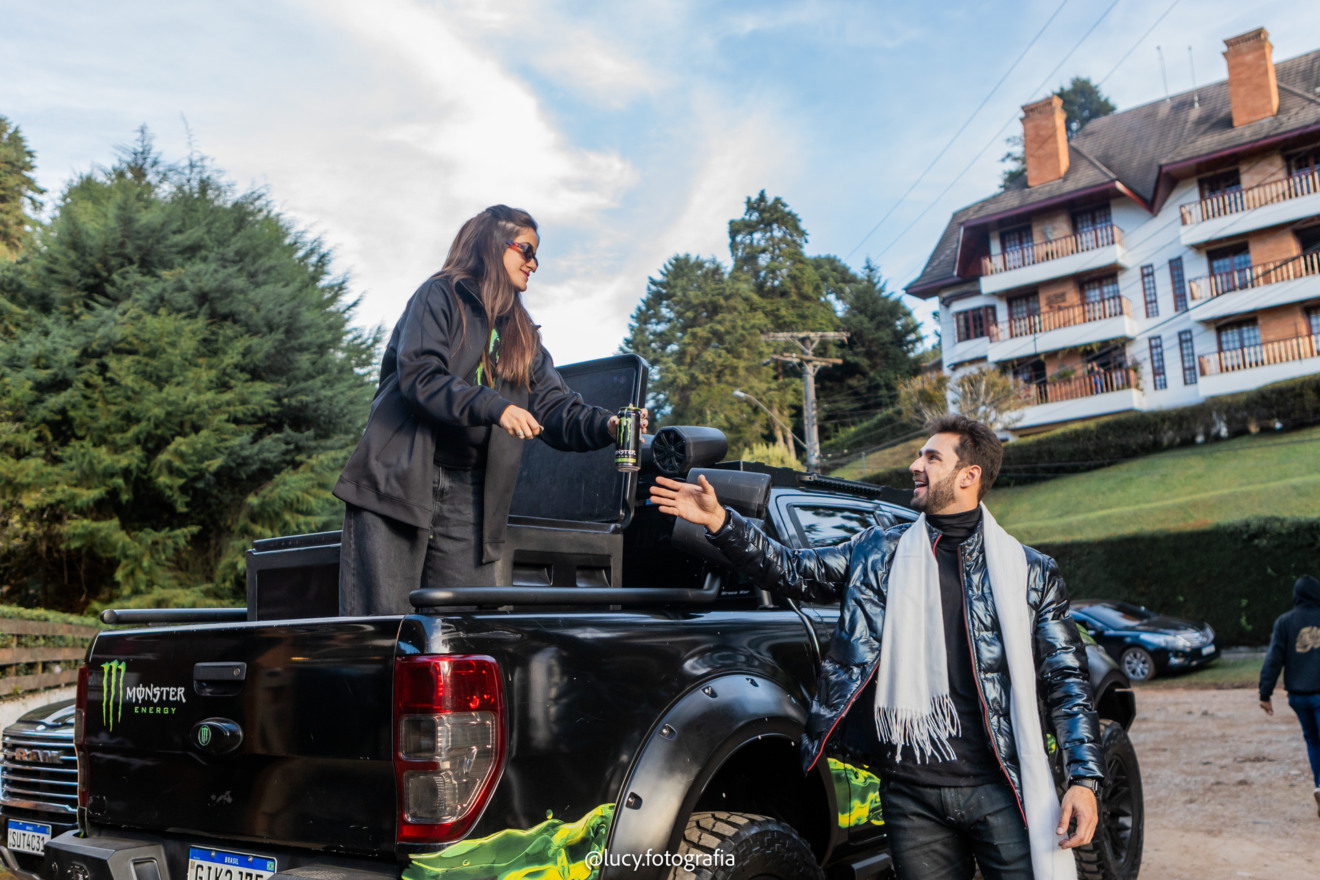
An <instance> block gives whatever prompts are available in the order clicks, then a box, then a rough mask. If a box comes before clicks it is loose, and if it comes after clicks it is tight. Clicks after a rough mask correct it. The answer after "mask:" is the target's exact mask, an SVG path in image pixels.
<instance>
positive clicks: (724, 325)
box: [624, 254, 771, 448]
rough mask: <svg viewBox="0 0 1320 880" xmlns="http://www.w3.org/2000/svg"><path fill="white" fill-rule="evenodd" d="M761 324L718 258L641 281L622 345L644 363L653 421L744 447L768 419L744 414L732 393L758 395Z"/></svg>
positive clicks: (681, 262)
mask: <svg viewBox="0 0 1320 880" xmlns="http://www.w3.org/2000/svg"><path fill="white" fill-rule="evenodd" d="M766 327H767V324H766V321H765V317H764V315H762V314H761V313H760V312H759V311H758V309H757V302H756V298H755V295H754V294H753V292H752V290H751V288H750V286H749V285H748V284H747V283H746V281H745V280H744V279H742V278H740V277H739V276H738V275H735V274H733V273H728V272H726V271H725V270H724V267H723V266H721V265H720V263H719V262H718V261H717V260H711V259H701V258H699V257H693V256H691V255H688V254H682V255H679V256H675V257H673V258H671V259H670V260H669V262H667V263H666V264H665V265H664V268H663V269H662V270H661V272H660V275H659V276H658V277H656V278H651V279H649V281H648V284H647V291H646V296H645V297H644V298H643V300H642V302H641V304H640V305H639V306H638V307H637V309H636V310H635V311H634V312H633V320H632V325H631V327H630V331H629V337H628V340H627V342H626V343H625V346H624V348H625V349H626V350H628V351H633V352H635V353H637V354H639V355H641V356H642V357H644V358H645V359H646V360H647V362H648V363H649V364H650V365H651V379H650V400H649V402H648V405H649V406H650V408H651V410H652V411H653V412H654V413H655V414H656V417H657V419H656V420H657V422H660V421H663V422H664V423H665V424H699V425H710V426H712V427H717V428H720V429H721V430H723V431H724V432H725V434H727V435H728V436H729V441H730V445H731V447H733V448H737V444H749V443H752V442H754V441H755V440H756V439H757V438H760V437H761V436H762V434H763V433H764V432H765V429H766V425H767V422H768V419H767V418H766V417H765V415H764V414H763V413H762V412H760V411H759V410H758V411H756V412H755V413H748V412H746V411H745V410H744V408H743V406H742V405H740V404H738V402H737V401H736V400H735V398H734V397H733V391H734V389H738V388H741V389H744V390H746V391H748V393H751V394H753V395H758V396H759V392H760V391H762V389H763V388H764V386H765V384H766V382H767V380H768V379H769V377H770V375H771V373H770V371H769V370H768V369H767V368H766V367H764V366H762V365H761V360H763V359H764V357H765V354H766V348H765V343H763V342H762V341H761V333H763V332H765V328H766Z"/></svg>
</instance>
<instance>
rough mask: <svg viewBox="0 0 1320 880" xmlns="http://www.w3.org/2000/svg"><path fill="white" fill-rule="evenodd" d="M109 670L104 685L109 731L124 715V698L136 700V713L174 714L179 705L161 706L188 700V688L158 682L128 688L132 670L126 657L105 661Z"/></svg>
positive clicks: (104, 716)
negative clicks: (129, 668) (128, 677)
mask: <svg viewBox="0 0 1320 880" xmlns="http://www.w3.org/2000/svg"><path fill="white" fill-rule="evenodd" d="M101 670H102V671H103V672H104V673H105V680H104V684H103V686H102V693H103V695H104V696H103V697H102V700H101V721H102V722H104V723H105V726H106V729H107V730H114V729H115V724H116V723H117V722H119V721H122V720H123V718H124V701H125V699H127V701H128V702H129V703H133V704H134V705H133V714H134V715H173V714H174V713H175V712H176V711H177V710H178V706H170V705H160V704H162V703H186V702H187V701H188V698H187V691H186V688H181V687H162V686H160V685H155V684H137V685H134V686H133V687H125V685H124V676H125V674H126V673H127V671H128V667H127V664H125V663H124V661H123V660H112V661H110V662H109V663H102V664H101Z"/></svg>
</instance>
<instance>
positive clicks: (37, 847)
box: [9, 819, 50, 856]
mask: <svg viewBox="0 0 1320 880" xmlns="http://www.w3.org/2000/svg"><path fill="white" fill-rule="evenodd" d="M48 840H50V826H49V825H42V824H39V823H37V822H20V821H19V820H18V819H10V820H9V848H10V849H12V850H15V851H17V852H25V853H32V854H33V855H36V856H39V855H41V854H42V852H44V851H45V849H46V841H48Z"/></svg>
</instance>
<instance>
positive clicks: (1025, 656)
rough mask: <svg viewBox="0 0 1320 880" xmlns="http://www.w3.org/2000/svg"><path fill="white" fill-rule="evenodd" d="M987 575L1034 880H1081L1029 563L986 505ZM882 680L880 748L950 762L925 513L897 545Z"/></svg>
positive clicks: (949, 714) (950, 715) (949, 705)
mask: <svg viewBox="0 0 1320 880" xmlns="http://www.w3.org/2000/svg"><path fill="white" fill-rule="evenodd" d="M981 521H982V524H983V525H982V530H983V533H984V536H985V537H984V544H985V560H986V569H987V571H988V572H989V575H990V590H991V594H992V595H993V597H994V602H995V612H996V614H997V616H998V618H999V635H1000V637H1001V639H1002V640H1003V645H1004V656H1005V659H1006V660H1007V662H1008V677H1009V683H1010V691H1011V693H1010V720H1011V721H1012V723H1013V739H1014V742H1015V743H1016V744H1017V752H1018V774H1019V777H1020V779H1021V781H1022V808H1023V812H1024V813H1025V815H1026V820H1027V834H1028V837H1029V838H1030V841H1031V866H1032V871H1033V873H1034V874H1035V880H1076V877H1077V865H1076V861H1075V859H1074V858H1073V854H1072V851H1071V850H1065V849H1059V839H1058V836H1057V835H1055V833H1054V829H1055V828H1056V827H1057V826H1058V824H1059V815H1060V810H1059V796H1058V794H1057V793H1056V792H1055V789H1054V777H1053V775H1052V774H1051V772H1050V762H1049V757H1048V756H1047V755H1046V753H1045V736H1044V734H1043V732H1042V731H1041V726H1040V715H1039V714H1038V713H1037V709H1036V663H1035V660H1034V658H1033V655H1032V650H1031V645H1032V631H1033V629H1034V626H1033V620H1032V618H1033V612H1032V610H1031V609H1030V608H1029V607H1028V606H1027V557H1026V553H1025V552H1023V549H1022V545H1021V544H1020V543H1018V541H1017V540H1016V539H1015V538H1013V537H1012V536H1011V535H1009V534H1008V532H1006V531H1004V530H1003V529H1002V528H1001V527H1000V526H999V523H997V522H995V518H994V517H993V516H991V515H990V511H989V510H986V508H985V505H984V504H983V505H981ZM881 639H882V640H881V643H880V645H881V651H880V667H879V670H878V671H877V673H876V686H875V723H876V730H877V732H878V733H879V735H880V741H881V742H886V743H891V744H893V745H894V746H895V747H896V749H895V751H896V753H897V754H898V755H899V759H900V760H901V756H902V750H903V747H904V746H907V747H908V748H910V749H912V752H913V753H914V754H915V756H916V759H917V760H918V761H919V762H925V761H931V760H940V761H945V760H949V759H951V758H952V757H953V747H952V746H951V745H950V743H949V739H950V737H953V736H957V735H958V733H959V729H958V714H957V712H956V711H955V710H954V707H953V699H952V698H951V697H950V695H949V676H948V669H947V660H946V656H945V652H944V617H943V613H942V610H941V607H940V572H939V564H938V563H937V562H936V561H935V553H934V550H933V549H932V548H931V541H930V533H929V532H928V531H927V528H926V515H925V514H922V515H921V516H920V517H918V518H917V521H916V523H914V524H913V525H912V527H911V528H909V529H908V530H907V531H906V532H905V533H904V534H903V537H902V538H900V539H899V542H898V547H897V549H896V550H895V553H894V561H893V564H892V566H891V568H890V573H889V593H888V598H887V601H886V605H885V623H884V631H883V633H882V636H881Z"/></svg>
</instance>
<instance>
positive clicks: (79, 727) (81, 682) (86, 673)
mask: <svg viewBox="0 0 1320 880" xmlns="http://www.w3.org/2000/svg"><path fill="white" fill-rule="evenodd" d="M91 677H92V668H91V667H90V666H88V665H87V664H85V663H84V664H83V665H82V666H80V667H78V698H77V702H76V703H75V704H74V710H73V750H74V753H75V754H77V756H78V806H80V807H84V808H85V807H86V806H87V683H88V681H89V680H90V679H91Z"/></svg>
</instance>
